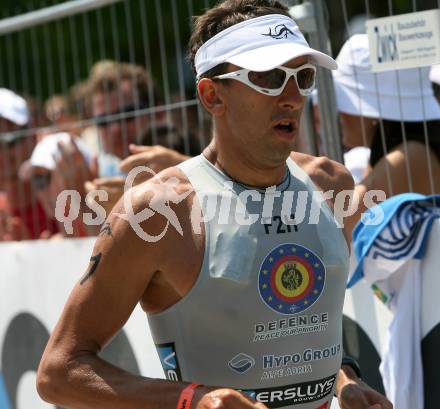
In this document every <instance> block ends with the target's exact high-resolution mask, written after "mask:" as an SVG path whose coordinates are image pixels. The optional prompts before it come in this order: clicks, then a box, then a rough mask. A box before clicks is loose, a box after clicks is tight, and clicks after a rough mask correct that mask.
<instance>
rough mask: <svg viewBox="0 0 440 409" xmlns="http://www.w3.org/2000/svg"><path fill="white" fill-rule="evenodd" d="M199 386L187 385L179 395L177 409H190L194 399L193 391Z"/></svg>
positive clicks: (194, 384) (197, 384) (196, 384)
mask: <svg viewBox="0 0 440 409" xmlns="http://www.w3.org/2000/svg"><path fill="white" fill-rule="evenodd" d="M198 386H200V384H199V383H192V384H191V385H188V386H187V387H186V388H185V389H184V390H183V391H182V393H181V394H180V397H179V402H178V403H177V409H191V402H192V400H193V397H194V389H196V388H197V387H198Z"/></svg>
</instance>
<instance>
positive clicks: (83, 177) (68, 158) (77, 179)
mask: <svg viewBox="0 0 440 409" xmlns="http://www.w3.org/2000/svg"><path fill="white" fill-rule="evenodd" d="M58 148H59V152H60V156H59V158H57V159H56V168H55V170H54V171H53V176H54V177H55V178H56V179H57V181H58V183H57V184H58V187H59V190H60V191H63V190H65V189H72V190H76V191H77V192H79V194H80V195H81V197H83V196H84V194H85V187H84V184H85V182H86V181H89V180H92V179H94V178H95V177H96V174H97V164H96V159H95V160H94V161H93V163H92V164H91V165H90V166H89V164H88V163H87V161H86V159H85V158H84V156H83V154H82V153H81V151H80V150H79V148H78V146H77V145H76V143H75V141H74V138H73V137H71V139H70V142H67V143H66V142H59V143H58Z"/></svg>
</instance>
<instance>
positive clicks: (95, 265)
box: [79, 253, 102, 285]
mask: <svg viewBox="0 0 440 409" xmlns="http://www.w3.org/2000/svg"><path fill="white" fill-rule="evenodd" d="M101 257H102V253H98V254H97V255H96V256H93V257H91V258H90V261H93V265H92V266H91V267H90V270H89V271H88V272H87V273H86V274H85V275H84V277H83V278H82V279H81V281H80V282H79V283H80V285H83V284H84V283H85V282H86V281H87V280H88V279H89V278H90V277H91V276H92V275H93V274H95V271H96V269H97V268H98V264H99V262H100V261H101Z"/></svg>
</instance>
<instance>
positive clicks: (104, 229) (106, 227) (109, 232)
mask: <svg viewBox="0 0 440 409" xmlns="http://www.w3.org/2000/svg"><path fill="white" fill-rule="evenodd" d="M104 234H105V235H107V236H111V237H113V234H112V228H111V225H110V223H106V224H104V226H102V228H101V230H100V232H99V235H100V236H102V235H104Z"/></svg>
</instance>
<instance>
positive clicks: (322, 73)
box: [290, 0, 343, 163]
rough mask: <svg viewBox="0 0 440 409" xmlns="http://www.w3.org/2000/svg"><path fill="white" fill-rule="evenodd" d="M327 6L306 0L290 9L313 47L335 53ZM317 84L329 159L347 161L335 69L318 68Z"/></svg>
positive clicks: (323, 134)
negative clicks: (332, 47)
mask: <svg viewBox="0 0 440 409" xmlns="http://www.w3.org/2000/svg"><path fill="white" fill-rule="evenodd" d="M324 8H325V1H324V0H313V2H311V1H305V2H304V3H302V4H301V5H299V6H294V7H292V8H290V13H291V14H292V16H293V17H294V18H295V20H296V22H297V23H298V25H299V27H300V29H301V30H302V31H303V32H304V33H307V34H308V40H309V44H310V46H311V47H312V48H315V49H317V50H319V51H322V52H323V53H326V54H329V55H332V52H331V45H330V39H329V36H328V32H327V27H326V26H327V24H326V20H325V9H324ZM316 85H317V90H318V95H319V111H320V115H321V142H322V144H323V151H324V153H325V154H326V155H327V156H328V157H329V158H331V159H334V160H336V161H338V162H341V163H343V156H342V145H341V138H340V132H339V121H338V110H337V106H336V96H335V91H334V85H333V77H332V74H331V72H330V71H329V70H327V69H324V68H321V67H318V77H317V84H316ZM309 144H310V142H309Z"/></svg>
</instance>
